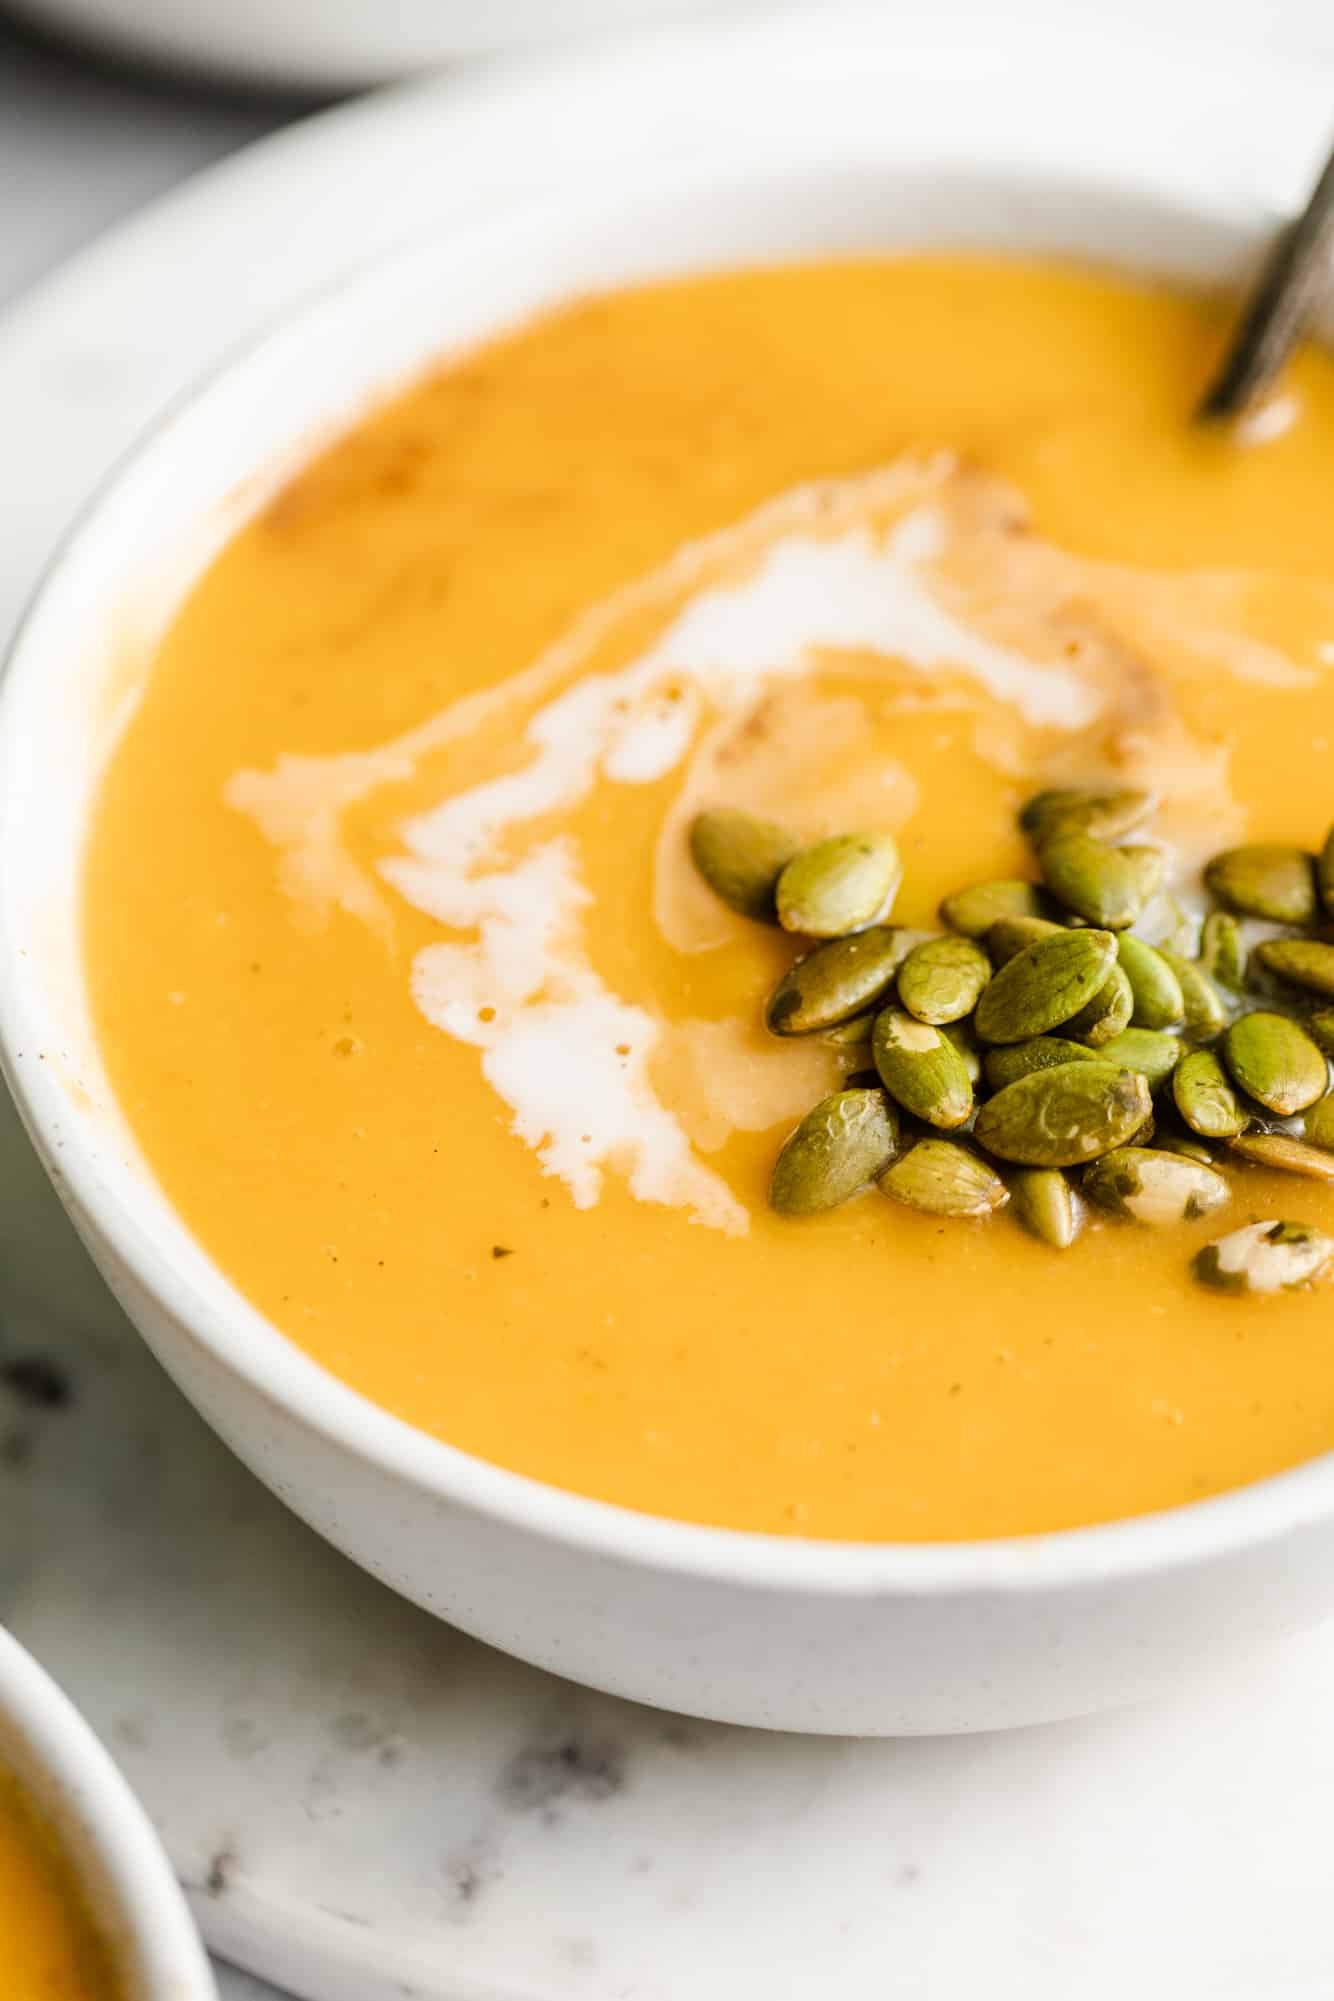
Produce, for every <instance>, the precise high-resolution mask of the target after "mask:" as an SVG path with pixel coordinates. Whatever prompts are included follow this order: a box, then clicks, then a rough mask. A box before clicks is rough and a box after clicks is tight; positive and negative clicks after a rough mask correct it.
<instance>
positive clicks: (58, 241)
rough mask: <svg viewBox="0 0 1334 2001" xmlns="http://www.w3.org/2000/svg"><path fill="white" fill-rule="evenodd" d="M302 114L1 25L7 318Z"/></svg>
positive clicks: (237, 1992)
mask: <svg viewBox="0 0 1334 2001" xmlns="http://www.w3.org/2000/svg"><path fill="white" fill-rule="evenodd" d="M299 108H300V107H294V106H290V105H287V104H278V103H274V104H260V103H254V102H247V101H246V100H245V99H243V98H240V97H237V96H231V97H223V96H216V97H215V96H211V95H209V94H206V93H204V92H201V91H189V90H185V91H183V90H179V89H174V88H172V87H171V86H169V85H166V84H159V83H154V82H146V81H140V80H138V79H134V78H131V77H127V76H120V75H114V74H110V73H108V72H106V71H103V70H99V69H98V68H97V67H95V66H93V65H90V64H88V63H86V62H83V61H80V60H79V59H78V58H77V57H72V56H71V57H66V56H64V55H61V54H59V53H57V52H55V51H52V50H48V49H46V48H42V47H38V46H37V45H36V44H34V43H31V42H29V41H28V40H27V39H26V38H21V37H20V36H18V35H17V34H15V33H14V32H12V31H11V30H10V29H9V28H7V27H6V26H5V25H4V24H3V23H0V313H3V311H4V309H5V307H6V306H7V305H9V303H10V302H11V301H12V300H14V299H16V298H17V297H18V296H19V294H20V293H22V292H24V291H26V290H27V288H28V287H29V286H30V285H32V284H34V283H35V282H36V281H37V280H38V279H39V278H41V277H42V276H43V275H44V274H45V273H46V272H48V271H50V270H52V269H53V268H54V267H55V266H56V265H57V264H59V263H62V262H63V261H64V260H65V258H67V257H69V256H71V255H72V254H73V253H74V252H75V251H76V250H78V249H80V248H81V247H82V246H83V245H84V244H85V243H87V242H90V241H91V240H92V238H94V237H95V236H98V235H100V234H101V232H102V231H103V230H104V229H105V228H107V227H108V226H109V225H110V224H111V223H113V222H115V221H117V220H118V219H119V218H120V217H121V216H124V215H128V214H130V213H131V211H132V210H134V209H137V208H140V207H142V205H143V204H144V203H145V202H146V201H149V200H151V199H152V197H153V196H154V195H156V194H159V193H161V192H162V191H163V190H164V189H166V188H169V187H171V186H172V185H174V184H175V183H176V182H177V181H181V180H184V179H185V177H186V176H187V175H188V174H192V173H194V172H196V171H197V170H198V169H199V168H201V167H204V166H207V165H208V164H209V162H210V161H212V160H215V159H219V158H221V157H222V156H223V155H224V154H227V153H231V152H234V151H235V150H236V148H237V147H239V146H244V145H247V144H248V143H249V142H250V141H251V140H252V139H256V138H258V137H259V136H260V135H261V134H262V133H264V132H268V131H271V130H272V129H273V128H274V127H275V126H276V125H278V124H281V123H282V122H283V121H284V120H285V119H287V118H289V117H291V116H292V115H294V112H295V111H296V110H297V109H299ZM219 1979H220V1984H221V1988H222V1995H223V2001H273V1997H274V1990H273V1989H272V1988H270V1987H265V1986H263V1985H262V1984H261V1983H260V1982H258V1981H253V1980H251V1979H250V1978H249V1977H248V1976H247V1975H245V1974H241V1973H236V1972H233V1971H231V1970H230V1969H220V1970H219Z"/></svg>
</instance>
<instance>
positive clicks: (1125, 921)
mask: <svg viewBox="0 0 1334 2001" xmlns="http://www.w3.org/2000/svg"><path fill="white" fill-rule="evenodd" d="M1149 852H1152V850H1150V851H1149ZM1038 865H1039V867H1040V868H1041V870H1042V879H1043V881H1044V882H1045V883H1046V885H1047V887H1048V889H1049V890H1050V891H1051V893H1052V895H1053V896H1054V897H1055V898H1056V900H1057V902H1058V903H1063V904H1064V905H1065V907H1066V909H1067V910H1073V911H1074V912H1075V915H1076V916H1078V917H1082V918H1084V919H1085V921H1086V922H1087V923H1089V924H1096V925H1098V926H1099V927H1100V928H1101V929H1102V930H1104V931H1124V930H1125V929H1127V927H1128V926H1129V925H1131V924H1133V923H1134V922H1135V919H1136V918H1137V917H1138V916H1139V914H1140V912H1141V910H1142V909H1143V908H1144V904H1145V901H1146V899H1147V896H1148V894H1150V893H1151V892H1150V891H1148V890H1147V889H1146V887H1145V879H1144V869H1143V865H1142V863H1141V862H1140V860H1139V859H1138V857H1137V856H1131V855H1129V854H1128V853H1127V852H1126V851H1124V850H1123V849H1121V848H1109V847H1108V846H1107V845H1106V843H1105V842H1103V841H1095V840H1094V839H1093V837H1092V836H1091V835H1089V834H1057V835H1056V836H1055V837H1054V838H1053V839H1052V840H1050V841H1045V842H1044V843H1043V845H1042V846H1041V848H1039V850H1038Z"/></svg>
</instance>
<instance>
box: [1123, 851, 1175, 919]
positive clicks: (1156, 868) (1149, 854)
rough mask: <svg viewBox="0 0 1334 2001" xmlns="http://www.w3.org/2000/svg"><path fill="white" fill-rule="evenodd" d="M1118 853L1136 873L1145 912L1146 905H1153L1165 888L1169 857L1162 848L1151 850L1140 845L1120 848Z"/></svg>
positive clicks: (1141, 902) (1141, 906) (1141, 905)
mask: <svg viewBox="0 0 1334 2001" xmlns="http://www.w3.org/2000/svg"><path fill="white" fill-rule="evenodd" d="M1116 852H1117V853H1118V854H1119V855H1120V856H1121V858H1122V860H1123V861H1125V862H1128V863H1129V864H1130V867H1131V869H1132V870H1133V871H1134V873H1135V876H1136V879H1137V882H1138V885H1139V899H1140V909H1141V910H1143V907H1144V905H1145V904H1146V903H1152V901H1153V899H1154V897H1155V896H1157V894H1158V892H1159V890H1160V889H1161V888H1162V886H1163V877H1164V876H1165V875H1166V874H1167V857H1166V856H1165V855H1164V853H1163V851H1162V849H1161V848H1149V847H1145V846H1143V845H1138V844H1137V845H1136V846H1134V847H1129V848H1118V849H1117V851H1116Z"/></svg>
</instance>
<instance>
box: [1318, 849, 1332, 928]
mask: <svg viewBox="0 0 1334 2001" xmlns="http://www.w3.org/2000/svg"><path fill="white" fill-rule="evenodd" d="M1315 880H1316V888H1317V889H1318V890H1319V892H1320V901H1321V903H1322V904H1323V905H1324V907H1325V915H1326V917H1334V827H1331V828H1330V830H1329V832H1328V833H1327V834H1326V836H1325V845H1324V847H1323V848H1321V850H1320V853H1319V854H1318V855H1317V856H1316V862H1315Z"/></svg>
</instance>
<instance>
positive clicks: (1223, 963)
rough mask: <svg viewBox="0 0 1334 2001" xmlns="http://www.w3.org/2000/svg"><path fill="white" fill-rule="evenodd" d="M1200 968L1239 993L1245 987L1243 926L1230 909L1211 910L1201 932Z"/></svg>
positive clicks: (1232, 990)
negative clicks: (1242, 942)
mask: <svg viewBox="0 0 1334 2001" xmlns="http://www.w3.org/2000/svg"><path fill="white" fill-rule="evenodd" d="M1200 965H1201V968H1202V969H1203V971H1204V972H1205V973H1207V974H1208V976H1209V978H1210V979H1212V980H1216V981H1217V982H1218V984H1219V986H1220V987H1227V988H1228V989H1229V990H1230V991H1231V992H1232V993H1234V994H1239V993H1240V992H1241V990H1242V988H1243V987H1244V986H1245V984H1246V954H1245V952H1244V951H1243V950H1242V944H1241V926H1240V924H1238V922H1237V920H1236V918H1235V917H1234V916H1233V915H1232V912H1231V911H1230V910H1211V911H1210V913H1209V915H1208V916H1207V917H1206V918H1205V920H1204V925H1203V928H1202V929H1201V931H1200Z"/></svg>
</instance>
